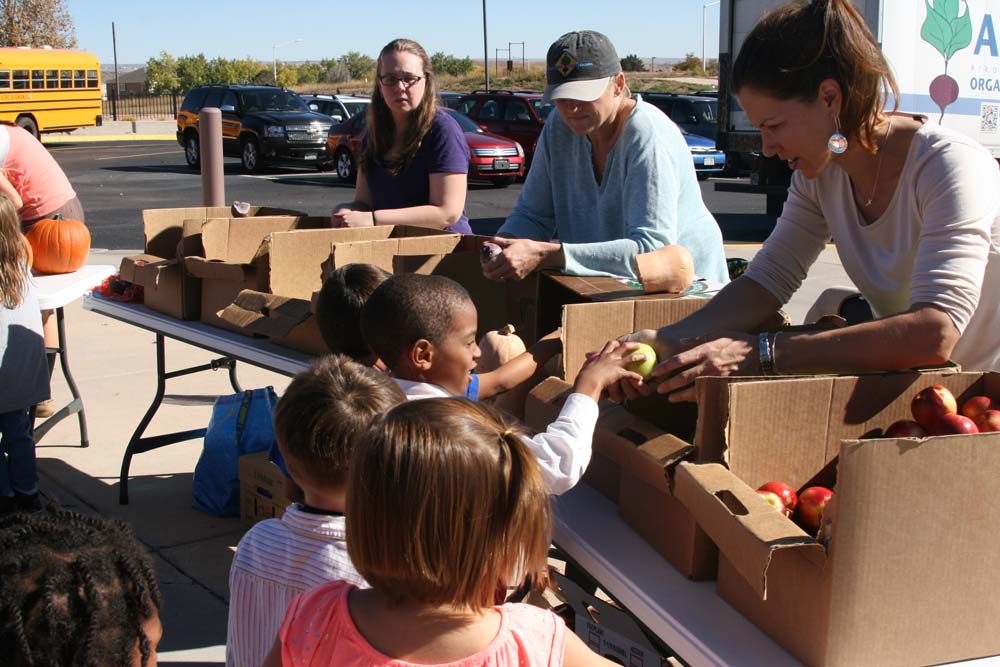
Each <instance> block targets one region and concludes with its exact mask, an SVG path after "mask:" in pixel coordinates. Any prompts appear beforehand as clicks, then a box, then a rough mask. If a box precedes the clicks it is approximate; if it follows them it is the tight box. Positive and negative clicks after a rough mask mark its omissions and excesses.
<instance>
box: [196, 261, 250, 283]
mask: <svg viewBox="0 0 1000 667" xmlns="http://www.w3.org/2000/svg"><path fill="white" fill-rule="evenodd" d="M184 270H185V271H187V272H188V273H189V274H191V275H192V276H194V277H196V278H211V279H214V280H226V281H243V280H246V279H249V277H250V276H252V275H253V267H252V266H251V265H249V264H236V263H231V262H223V261H219V260H212V259H206V258H205V257H185V258H184Z"/></svg>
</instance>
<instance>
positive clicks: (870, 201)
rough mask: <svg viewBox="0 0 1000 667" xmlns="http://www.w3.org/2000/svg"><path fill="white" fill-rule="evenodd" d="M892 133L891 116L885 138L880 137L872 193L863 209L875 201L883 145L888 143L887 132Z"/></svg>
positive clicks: (880, 171) (890, 116)
mask: <svg viewBox="0 0 1000 667" xmlns="http://www.w3.org/2000/svg"><path fill="white" fill-rule="evenodd" d="M891 131H892V115H891V114H890V115H889V125H888V126H887V127H886V128H885V136H884V137H882V147H881V148H880V149H879V152H878V163H876V165H875V184H874V185H873V186H872V193H871V194H870V195H868V201H866V202H865V208H868V207H869V206H871V205H872V202H873V201H874V200H875V193H876V192H877V191H878V177H879V174H881V173H882V151H884V150H885V145H886V144H887V143H889V132H891Z"/></svg>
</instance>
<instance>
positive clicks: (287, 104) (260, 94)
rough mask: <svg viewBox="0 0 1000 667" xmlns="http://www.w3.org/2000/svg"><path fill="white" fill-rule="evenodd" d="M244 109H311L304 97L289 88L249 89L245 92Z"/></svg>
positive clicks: (250, 110)
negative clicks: (303, 99)
mask: <svg viewBox="0 0 1000 667" xmlns="http://www.w3.org/2000/svg"><path fill="white" fill-rule="evenodd" d="M242 98H243V110H244V111H246V112H247V113H253V112H255V111H309V107H308V106H306V103H305V102H303V101H302V98H301V97H299V96H298V95H296V94H295V93H293V92H291V91H289V90H281V89H280V88H275V89H274V90H248V91H246V92H244V93H243V95H242Z"/></svg>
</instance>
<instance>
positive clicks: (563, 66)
mask: <svg viewBox="0 0 1000 667" xmlns="http://www.w3.org/2000/svg"><path fill="white" fill-rule="evenodd" d="M593 66H594V63H581V62H580V61H578V60H577V59H576V58H574V57H573V54H572V53H570V52H569V51H563V52H562V55H561V56H559V57H558V58H556V62H555V64H553V65H552V68H551V69H554V70H556V71H557V72H559V73H560V74H562V75H563V76H564V77H566V76H569V75H570V74H571V73H572V72H573V70H574V69H576V68H577V67H593Z"/></svg>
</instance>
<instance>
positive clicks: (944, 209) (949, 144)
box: [746, 125, 1000, 371]
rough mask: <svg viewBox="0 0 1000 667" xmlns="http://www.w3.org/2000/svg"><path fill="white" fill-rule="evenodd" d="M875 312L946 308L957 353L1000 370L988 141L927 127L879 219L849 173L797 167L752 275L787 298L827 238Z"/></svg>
mask: <svg viewBox="0 0 1000 667" xmlns="http://www.w3.org/2000/svg"><path fill="white" fill-rule="evenodd" d="M831 236H832V238H833V240H834V242H835V243H836V245H837V253H838V254H839V255H840V260H841V262H842V263H843V266H844V270H845V271H846V272H847V275H848V276H850V278H851V280H852V281H854V284H855V285H856V286H857V288H858V289H859V290H860V291H861V293H862V294H863V295H864V296H865V299H866V300H867V301H868V302H869V303H870V304H871V306H872V310H873V311H874V312H875V315H876V316H877V317H886V316H889V315H894V314H896V313H900V312H903V311H905V310H907V309H908V308H910V307H911V306H912V305H914V304H917V303H929V304H933V305H935V306H938V307H940V308H941V309H943V310H944V311H945V312H946V313H948V316H949V317H950V318H951V320H952V322H954V324H955V327H956V328H957V329H958V331H959V333H960V334H961V338H960V339H959V341H958V344H957V345H956V346H955V349H954V351H953V352H952V359H953V360H954V361H956V362H957V363H959V364H960V365H961V366H962V369H963V370H967V371H990V370H993V371H997V370H1000V344H998V342H997V341H998V339H997V331H1000V307H998V304H1000V170H998V169H997V163H996V160H994V159H993V157H992V156H991V155H990V154H989V153H988V152H987V151H986V149H984V148H983V147H982V146H980V145H979V144H977V143H976V142H974V141H973V140H971V139H969V138H968V137H966V136H964V135H962V134H959V133H957V132H955V131H953V130H949V129H947V128H943V127H940V126H937V125H924V126H923V127H921V128H920V129H918V130H917V132H916V134H915V135H914V137H913V141H912V143H911V144H910V149H909V153H908V154H907V157H906V162H905V163H904V164H903V171H902V173H901V174H900V175H899V183H898V185H897V186H896V192H895V194H894V195H893V198H892V201H891V202H890V203H889V207H888V208H887V209H886V211H885V213H883V214H882V216H881V217H880V218H878V219H877V220H875V221H874V222H872V223H871V224H865V220H864V218H863V217H862V216H861V213H860V211H859V210H858V207H857V205H856V204H855V202H854V195H853V190H852V186H851V182H850V179H849V177H848V176H847V173H846V172H844V171H843V170H842V169H840V168H839V167H837V166H836V165H831V166H830V167H828V168H827V169H825V170H824V171H823V172H822V173H820V174H819V175H818V176H817V177H816V178H814V179H812V180H809V179H806V178H804V177H803V176H802V175H801V174H800V173H798V172H796V173H795V174H794V175H793V176H792V187H791V188H790V189H789V191H788V201H787V202H786V203H785V208H784V210H783V211H782V214H781V217H780V218H778V223H777V225H776V227H775V229H774V232H772V234H771V236H770V237H769V238H768V239H767V241H766V242H765V243H764V247H763V248H762V249H761V251H760V252H759V253H757V256H756V257H754V260H753V262H752V263H751V264H750V267H749V268H748V269H747V272H746V276H747V277H748V278H750V279H751V280H753V281H754V282H756V283H758V284H760V285H762V286H763V287H764V288H765V289H767V290H768V291H769V292H771V294H773V295H774V296H775V298H777V299H778V300H779V301H781V302H782V303H787V302H788V300H789V299H790V298H791V296H792V294H793V293H794V292H795V290H797V289H798V287H799V285H801V284H802V281H803V280H804V279H805V276H806V273H807V272H808V270H809V267H810V266H812V263H813V262H814V261H815V260H816V257H817V256H818V255H819V253H820V251H821V250H822V249H823V246H824V244H825V243H827V241H829V240H830V238H831Z"/></svg>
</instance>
